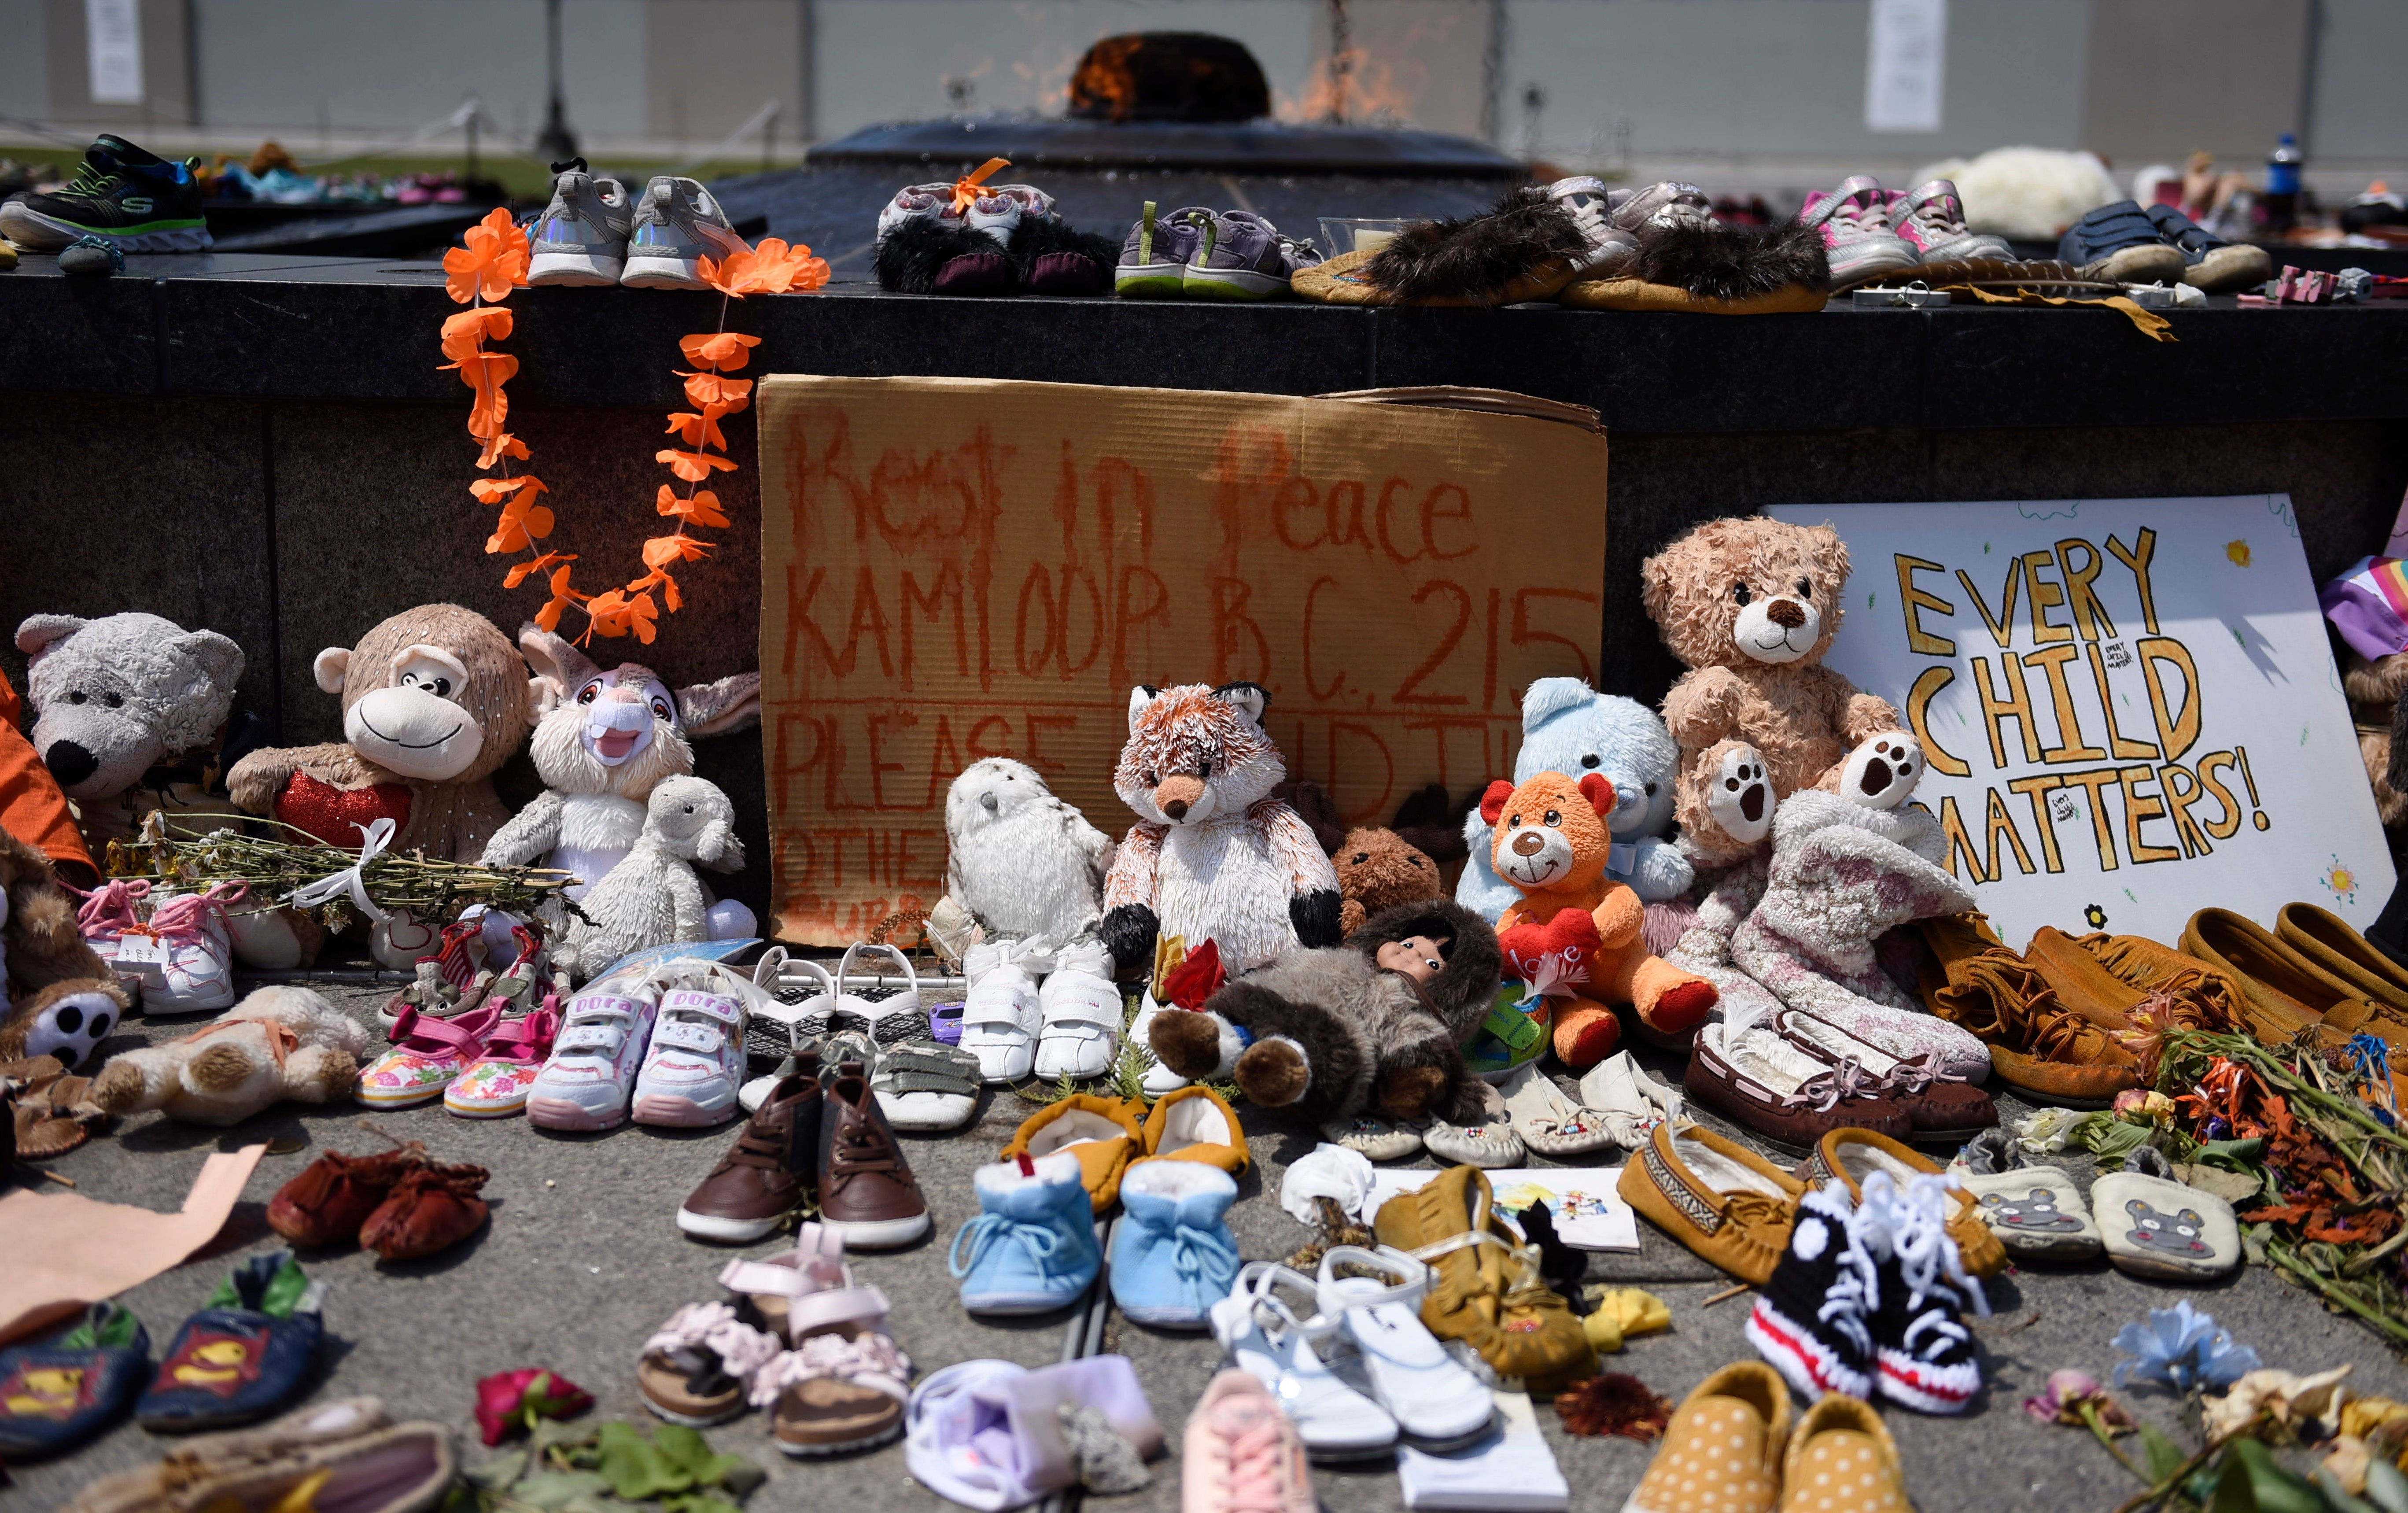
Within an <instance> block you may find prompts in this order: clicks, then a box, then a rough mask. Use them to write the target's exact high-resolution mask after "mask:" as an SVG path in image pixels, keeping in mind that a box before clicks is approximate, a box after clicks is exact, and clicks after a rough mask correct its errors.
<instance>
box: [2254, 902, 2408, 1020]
mask: <svg viewBox="0 0 2408 1513" xmlns="http://www.w3.org/2000/svg"><path fill="white" fill-rule="evenodd" d="M2274 938H2275V939H2277V940H2279V941H2281V942H2282V943H2283V944H2285V945H2287V946H2289V947H2290V948H2291V949H2292V950H2293V951H2294V952H2296V953H2298V954H2299V955H2300V957H2302V958H2305V959H2306V960H2307V961H2308V963H2309V964H2310V965H2311V966H2314V967H2315V968H2317V969H2318V970H2319V971H2321V972H2323V973H2326V974H2327V975H2328V976H2331V977H2337V978H2339V979H2340V980H2341V981H2343V982H2344V983H2346V984H2348V985H2349V986H2350V987H2354V988H2356V989H2357V990H2358V995H2359V996H2360V997H2362V998H2364V999H2365V1000H2366V1001H2369V1002H2371V1003H2372V1004H2373V1005H2375V1007H2377V1008H2381V1009H2388V1010H2390V1011H2391V1012H2392V1013H2394V1014H2403V1015H2408V968H2403V967H2401V965H2400V963H2399V962H2397V961H2394V960H2392V959H2391V958H2389V957H2387V956H2385V955H2384V954H2383V953H2382V952H2381V951H2379V950H2377V949H2375V947H2374V945H2373V944H2372V943H2371V942H2369V941H2368V940H2367V938H2366V937H2365V936H2363V935H2361V934H2359V933H2358V931H2356V930H2354V929H2350V928H2349V922H2348V921H2347V920H2344V919H2343V918H2342V917H2341V915H2337V914H2334V913H2333V912H2332V911H2331V910H2329V909H2319V908H2317V907H2316V906H2315V904H2313V903H2286V904H2285V905H2283V908H2282V912H2281V913H2279V914H2277V915H2275V916H2274Z"/></svg>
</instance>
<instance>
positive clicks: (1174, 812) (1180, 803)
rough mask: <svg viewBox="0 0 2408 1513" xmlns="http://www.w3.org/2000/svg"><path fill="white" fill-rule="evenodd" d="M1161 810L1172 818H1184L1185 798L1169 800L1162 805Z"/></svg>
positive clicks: (1185, 813) (1185, 810) (1185, 815)
mask: <svg viewBox="0 0 2408 1513" xmlns="http://www.w3.org/2000/svg"><path fill="white" fill-rule="evenodd" d="M1162 812H1163V813H1164V814H1168V815H1169V816H1170V817H1171V818H1172V819H1185V818H1186V817H1187V800H1184V799H1173V800H1170V802H1168V803H1167V804H1165V805H1163V806H1162Z"/></svg>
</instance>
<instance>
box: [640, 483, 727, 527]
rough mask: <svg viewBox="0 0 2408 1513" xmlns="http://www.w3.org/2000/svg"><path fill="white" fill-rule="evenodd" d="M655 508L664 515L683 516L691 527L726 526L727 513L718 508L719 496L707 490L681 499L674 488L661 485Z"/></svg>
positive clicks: (702, 489) (699, 490) (696, 491)
mask: <svg viewBox="0 0 2408 1513" xmlns="http://www.w3.org/2000/svg"><path fill="white" fill-rule="evenodd" d="M656 508H658V510H659V511H660V512H661V513H662V514H665V515H681V516H683V517H684V518H685V520H686V521H687V522H688V523H689V524H691V525H695V526H712V527H717V526H724V525H726V524H727V513H726V512H725V511H724V510H722V509H720V507H719V496H718V495H716V494H713V493H712V492H711V491H710V490H709V489H707V488H698V489H695V491H694V497H692V498H688V499H681V498H679V497H678V492H677V490H676V489H675V488H674V487H672V486H670V485H669V484H667V483H663V484H662V485H661V492H660V496H659V498H658V501H657V505H656Z"/></svg>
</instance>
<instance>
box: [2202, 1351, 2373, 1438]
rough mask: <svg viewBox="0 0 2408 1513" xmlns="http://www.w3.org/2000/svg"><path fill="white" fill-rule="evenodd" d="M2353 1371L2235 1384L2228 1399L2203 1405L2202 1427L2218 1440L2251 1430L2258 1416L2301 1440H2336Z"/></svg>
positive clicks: (2262, 1374) (2254, 1378)
mask: <svg viewBox="0 0 2408 1513" xmlns="http://www.w3.org/2000/svg"><path fill="white" fill-rule="evenodd" d="M2348 1375H2349V1367H2347V1366H2345V1365H2343V1366H2335V1367H2333V1368H2332V1369H2331V1370H2330V1371H2319V1372H2317V1373H2316V1374H2315V1376H2296V1375H2294V1374H2293V1373H2291V1372H2287V1371H2253V1372H2250V1373H2249V1374H2247V1375H2246V1376H2243V1377H2242V1378H2241V1379H2240V1380H2239V1381H2237V1382H2234V1383H2233V1384H2232V1390H2231V1391H2228V1392H2226V1393H2225V1394H2224V1395H2223V1396H2222V1397H2211V1398H2208V1399H2207V1400H2205V1401H2204V1402H2202V1403H2201V1404H2200V1410H2199V1413H2200V1423H2202V1424H2203V1425H2205V1426H2206V1429H2207V1432H2208V1434H2210V1435H2212V1436H2221V1435H2225V1434H2231V1433H2233V1432H2234V1431H2235V1430H2238V1429H2242V1428H2243V1427H2245V1426H2246V1425H2247V1424H2248V1423H2249V1421H2250V1420H2251V1419H2255V1418H2257V1415H2258V1414H2260V1413H2264V1414H2266V1415H2267V1416H2268V1417H2269V1418H2270V1419H2271V1420H2272V1423H2273V1424H2274V1426H2275V1427H2276V1428H2279V1429H2283V1430H2286V1431H2288V1432H2289V1433H2291V1434H2295V1435H2297V1436H2298V1437H2299V1438H2300V1439H2302V1440H2305V1441H2308V1442H2311V1443H2313V1442H2315V1441H2316V1440H2320V1439H2330V1438H2331V1437H2332V1436H2333V1434H2335V1433H2336V1432H2337V1431H2338V1430H2339V1429H2340V1427H2341V1398H2342V1391H2341V1379H2342V1378H2343V1376H2348Z"/></svg>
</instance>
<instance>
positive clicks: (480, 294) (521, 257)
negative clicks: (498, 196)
mask: <svg viewBox="0 0 2408 1513" xmlns="http://www.w3.org/2000/svg"><path fill="white" fill-rule="evenodd" d="M461 239H462V240H463V241H464V242H465V243H466V245H465V246H461V247H454V248H452V250H451V251H450V252H445V253H444V254H443V274H444V277H443V288H444V292H445V293H447V294H449V295H451V296H452V299H453V301H454V302H456V303H458V304H462V305H466V304H467V303H468V302H469V301H471V300H474V299H479V298H484V299H508V298H509V295H510V290H511V289H512V288H513V287H514V286H516V285H518V284H522V283H524V282H526V275H527V239H526V233H525V232H523V231H521V230H520V229H519V228H518V225H517V224H516V223H514V222H512V221H511V219H510V212H509V210H508V209H503V208H499V207H496V208H495V210H494V213H493V214H491V215H489V216H487V217H485V218H484V219H483V220H482V221H480V222H478V223H476V224H475V225H473V226H470V227H469V228H468V230H467V234H466V236H465V237H463V238H461Z"/></svg>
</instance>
